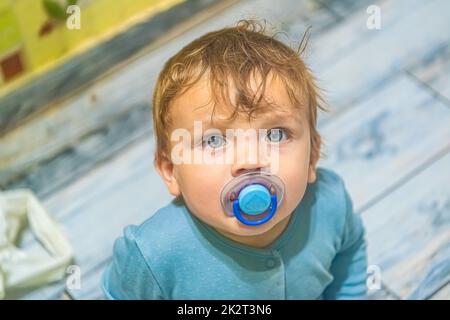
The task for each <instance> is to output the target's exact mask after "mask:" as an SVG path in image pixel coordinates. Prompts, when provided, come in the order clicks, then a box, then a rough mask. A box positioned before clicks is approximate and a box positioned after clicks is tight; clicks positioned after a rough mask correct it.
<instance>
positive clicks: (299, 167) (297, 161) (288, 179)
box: [279, 145, 309, 210]
mask: <svg viewBox="0 0 450 320" xmlns="http://www.w3.org/2000/svg"><path fill="white" fill-rule="evenodd" d="M280 164H281V165H280V171H279V176H280V178H281V179H282V180H283V182H284V184H285V191H286V193H285V204H286V206H287V209H289V210H291V209H293V208H295V207H296V206H297V205H298V203H299V202H300V200H301V199H302V198H303V195H304V193H305V190H306V187H307V183H308V170H309V149H308V148H307V146H306V147H305V146H303V145H296V146H295V147H294V148H292V149H290V150H288V151H287V152H282V153H280Z"/></svg>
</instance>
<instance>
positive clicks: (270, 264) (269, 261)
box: [266, 258, 276, 268]
mask: <svg viewBox="0 0 450 320" xmlns="http://www.w3.org/2000/svg"><path fill="white" fill-rule="evenodd" d="M275 265H276V261H275V259H273V258H269V259H267V260H266V267H267V268H273V267H275Z"/></svg>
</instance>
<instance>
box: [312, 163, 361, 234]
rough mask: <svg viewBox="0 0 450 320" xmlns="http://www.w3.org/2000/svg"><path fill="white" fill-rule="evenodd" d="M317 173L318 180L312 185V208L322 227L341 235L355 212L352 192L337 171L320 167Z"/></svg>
mask: <svg viewBox="0 0 450 320" xmlns="http://www.w3.org/2000/svg"><path fill="white" fill-rule="evenodd" d="M316 175H317V178H316V181H315V182H314V183H313V184H312V185H311V186H310V188H311V190H310V195H311V197H312V201H311V209H312V211H313V212H314V216H315V217H316V219H318V221H319V222H320V224H321V229H329V230H328V231H332V233H335V234H337V235H340V234H342V233H343V232H344V228H345V225H346V223H347V220H348V217H349V215H351V214H352V213H353V205H352V200H351V198H350V194H349V193H348V191H347V188H346V185H345V183H344V180H343V179H342V177H341V176H340V175H339V174H338V173H336V172H335V171H333V170H330V169H327V168H323V167H318V168H317V172H316Z"/></svg>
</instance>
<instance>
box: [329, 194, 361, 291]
mask: <svg viewBox="0 0 450 320" xmlns="http://www.w3.org/2000/svg"><path fill="white" fill-rule="evenodd" d="M344 190H345V189H344ZM345 199H346V205H347V206H346V219H345V225H344V232H343V237H342V245H341V248H340V250H339V252H338V254H337V255H336V257H335V258H334V260H333V262H332V265H331V273H332V274H333V278H334V279H333V281H332V283H331V284H330V285H329V286H328V287H327V288H326V290H325V292H324V298H325V299H345V300H350V299H364V298H366V293H367V285H366V278H367V275H366V272H367V253H366V241H365V232H364V226H363V224H362V220H361V217H360V216H359V215H356V214H355V213H354V212H353V204H352V200H351V199H350V196H349V194H348V192H347V191H345Z"/></svg>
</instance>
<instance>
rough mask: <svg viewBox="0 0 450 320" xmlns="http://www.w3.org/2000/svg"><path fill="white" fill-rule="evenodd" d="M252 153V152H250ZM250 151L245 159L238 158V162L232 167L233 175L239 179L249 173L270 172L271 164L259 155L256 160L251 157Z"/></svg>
mask: <svg viewBox="0 0 450 320" xmlns="http://www.w3.org/2000/svg"><path fill="white" fill-rule="evenodd" d="M250 152H251V151H250ZM250 152H249V151H247V152H246V154H245V155H244V157H237V159H236V161H235V162H234V163H233V165H232V166H231V175H232V176H233V177H237V176H240V175H243V174H245V173H248V172H263V171H266V170H268V166H269V163H268V161H267V159H262V158H264V157H262V156H260V155H257V156H256V158H255V157H254V156H253V157H252V156H249V153H250Z"/></svg>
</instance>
